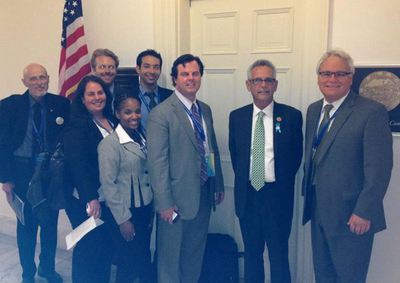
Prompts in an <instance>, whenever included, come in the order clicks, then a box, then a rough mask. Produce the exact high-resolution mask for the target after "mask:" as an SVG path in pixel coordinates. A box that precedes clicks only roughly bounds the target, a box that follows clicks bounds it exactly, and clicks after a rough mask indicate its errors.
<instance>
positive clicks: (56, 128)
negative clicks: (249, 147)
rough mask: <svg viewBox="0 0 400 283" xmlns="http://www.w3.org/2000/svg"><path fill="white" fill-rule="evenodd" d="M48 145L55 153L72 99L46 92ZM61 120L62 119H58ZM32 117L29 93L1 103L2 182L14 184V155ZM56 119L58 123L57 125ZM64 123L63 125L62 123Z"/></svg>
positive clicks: (0, 168)
mask: <svg viewBox="0 0 400 283" xmlns="http://www.w3.org/2000/svg"><path fill="white" fill-rule="evenodd" d="M44 99H45V103H46V105H47V108H46V109H47V113H46V142H47V145H48V147H49V150H50V151H52V150H54V148H55V146H56V144H57V142H58V139H59V136H60V133H61V130H62V129H63V128H64V125H65V124H66V123H67V121H68V119H69V106H70V103H69V100H68V99H66V98H65V97H62V96H58V95H54V94H50V93H46V94H45V96H44ZM58 117H61V118H63V119H57V118H58ZM28 118H29V92H28V91H26V92H25V93H24V94H22V95H18V94H15V95H11V96H9V97H7V98H5V99H3V100H2V101H1V104H0V182H2V183H5V182H12V181H13V172H14V171H15V170H17V169H16V168H14V165H13V152H14V151H15V150H16V149H17V148H18V147H20V146H21V144H22V142H23V141H24V138H25V134H26V130H27V127H28ZM56 119H57V122H56ZM61 121H62V123H61Z"/></svg>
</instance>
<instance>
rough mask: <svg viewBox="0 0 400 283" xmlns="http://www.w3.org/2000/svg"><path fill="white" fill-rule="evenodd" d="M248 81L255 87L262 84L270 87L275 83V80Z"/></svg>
mask: <svg viewBox="0 0 400 283" xmlns="http://www.w3.org/2000/svg"><path fill="white" fill-rule="evenodd" d="M249 81H250V82H251V83H252V84H253V85H256V86H259V85H261V84H262V83H266V84H267V85H272V84H274V83H275V82H276V79H275V78H264V79H262V78H255V79H249Z"/></svg>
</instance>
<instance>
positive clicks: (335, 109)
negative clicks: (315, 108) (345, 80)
mask: <svg viewBox="0 0 400 283" xmlns="http://www.w3.org/2000/svg"><path fill="white" fill-rule="evenodd" d="M349 93H350V90H349V91H348V92H347V94H346V95H345V96H343V97H342V98H340V99H338V100H336V101H334V102H332V103H329V102H328V101H326V100H325V98H324V102H323V103H322V108H321V113H323V112H324V107H325V105H327V104H332V105H333V108H332V110H331V111H330V116H332V115H333V114H334V113H335V112H336V111H337V110H338V109H339V107H340V105H342V103H343V101H344V100H345V99H346V97H347V96H348V95H349Z"/></svg>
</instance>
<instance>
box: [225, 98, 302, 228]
mask: <svg viewBox="0 0 400 283" xmlns="http://www.w3.org/2000/svg"><path fill="white" fill-rule="evenodd" d="M252 115H253V104H249V105H246V106H244V107H242V108H239V109H236V110H234V111H232V112H231V114H230V116H229V150H230V154H231V160H232V166H233V171H234V173H235V208H236V215H237V216H238V217H239V218H241V217H242V216H243V215H244V211H245V209H246V192H247V188H248V184H249V179H250V177H249V171H250V155H251V152H250V151H251V129H252ZM273 116H274V117H273V134H274V138H273V142H274V159H275V179H276V189H275V190H274V191H273V192H272V191H271V192H270V193H271V198H269V199H268V200H267V201H268V205H269V207H271V208H273V209H271V211H273V213H276V217H280V218H281V219H282V221H283V220H285V221H286V223H287V228H288V229H289V231H290V226H291V221H292V216H293V197H294V196H293V195H294V183H295V176H296V172H297V170H298V169H299V166H300V162H301V158H302V154H303V134H302V121H303V120H302V116H301V112H300V111H299V110H297V109H295V108H293V107H290V106H287V105H284V104H280V103H276V102H274V113H273ZM279 129H280V132H279Z"/></svg>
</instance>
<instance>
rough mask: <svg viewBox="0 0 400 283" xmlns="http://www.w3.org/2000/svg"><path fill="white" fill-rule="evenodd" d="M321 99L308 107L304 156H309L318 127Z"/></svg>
mask: <svg viewBox="0 0 400 283" xmlns="http://www.w3.org/2000/svg"><path fill="white" fill-rule="evenodd" d="M322 103H323V100H322V99H321V100H320V101H318V103H317V104H315V105H314V106H313V107H311V108H310V109H309V113H308V117H307V131H306V141H308V142H307V143H306V148H305V151H306V158H307V157H311V155H312V147H313V142H314V137H315V135H316V132H317V129H318V122H319V116H320V113H321V108H322Z"/></svg>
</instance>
